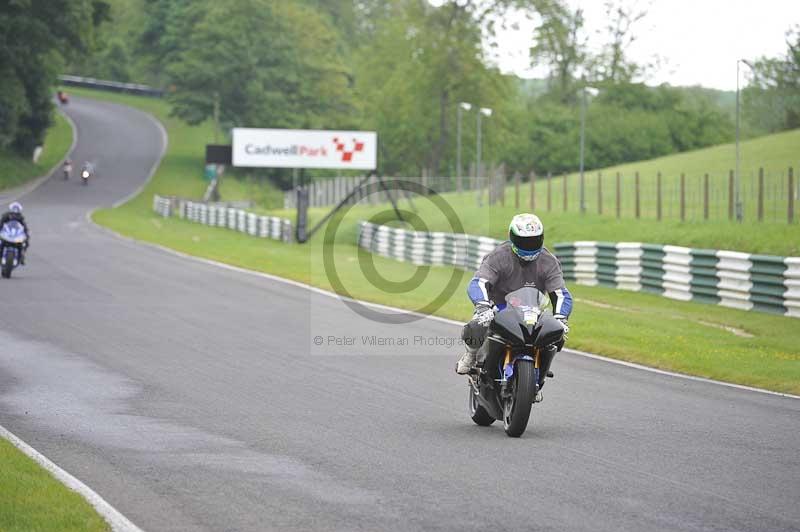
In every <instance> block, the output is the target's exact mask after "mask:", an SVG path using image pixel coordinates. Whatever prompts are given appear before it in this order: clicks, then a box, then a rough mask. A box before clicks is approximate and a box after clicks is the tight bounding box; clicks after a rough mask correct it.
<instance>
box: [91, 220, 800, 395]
mask: <svg viewBox="0 0 800 532" xmlns="http://www.w3.org/2000/svg"><path fill="white" fill-rule="evenodd" d="M86 219H87V221H88V222H89V223H90V224H92V225H94V226H95V227H96V228H98V229H100V230H102V231H104V232H106V233H108V234H110V235H113V236H115V237H117V238H120V239H122V240H127V241H129V242H133V243H136V244H138V245H144V246H148V247H151V248H154V249H158V250H160V251H163V252H165V253H169V254H171V255H175V256H178V257H181V258H184V259H189V260H192V261H195V262H200V263H202V264H206V265H210V266H216V267H218V268H223V269H226V270H230V271H234V272H238V273H244V274H247V275H255V276H257V277H262V278H264V279H269V280H271V281H277V282H280V283H285V284H289V285H292V286H296V287H298V288H303V289H305V290H309V291H311V292H314V293H317V294H320V295H324V296H327V297H332V298H335V299H340V300H344V301H351V302H354V303H359V304H362V305H367V306H370V307H373V308H377V309H382V310H388V311H392V312H403V313H407V314H413V315H415V316H419V317H420V318H423V319H430V320H435V321H439V322H442V323H447V324H449V325H456V326H458V327H462V326H463V325H464V323H463V322H459V321H456V320H451V319H448V318H442V317H441V316H433V315H429V314H421V313H419V312H414V311H411V310H405V309H400V308H397V307H390V306H388V305H381V304H380V303H372V302H369V301H362V300H360V299H353V298H350V297H346V296H342V295H339V294H337V293H335V292H330V291H328V290H324V289H322V288H318V287H316V286H311V285H308V284H305V283H301V282H300V281H294V280H292V279H286V278H284V277H278V276H277V275H272V274H270V273H264V272H257V271H254V270H248V269H246V268H241V267H239V266H233V265H231V264H225V263H224V262H218V261H215V260H211V259H205V258H202V257H196V256H194V255H190V254H188V253H183V252H181V251H177V250H174V249H171V248H168V247H166V246H162V245H160V244H153V243H151V242H144V241H141V240H136V239H135V238H131V237H128V236H125V235H122V234H120V233H117V232H116V231H113V230H111V229H109V228H107V227H103V226H101V225H98V224H96V223H95V222H94V220H92V218H91V212H88V213H86ZM564 352H565V353H568V354H572V355H576V356H580V357H585V358H591V359H593V360H599V361H602V362H608V363H609V364H616V365H618V366H625V367H628V368H633V369H638V370H642V371H649V372H651V373H657V374H659V375H665V376H669V377H676V378H680V379H687V380H691V381H696V382H704V383H707V384H716V385H719V386H726V387H728V388H735V389H737V390H744V391H748V392H756V393H761V394H766V395H774V396H778V397H786V398H790V399H800V395H793V394H790V393H783V392H775V391H772V390H765V389H763V388H755V387H752V386H745V385H743V384H734V383H731V382H723V381H718V380H714V379H708V378H705V377H696V376H694V375H686V374H684V373H676V372H673V371H667V370H663V369H658V368H651V367H649V366H643V365H641V364H636V363H634V362H626V361H624V360H617V359H614V358H608V357H604V356H601V355H596V354H594V353H587V352H585V351H576V350H574V349H565V350H564Z"/></svg>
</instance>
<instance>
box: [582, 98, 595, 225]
mask: <svg viewBox="0 0 800 532" xmlns="http://www.w3.org/2000/svg"><path fill="white" fill-rule="evenodd" d="M587 92H589V93H591V95H592V96H597V93H598V92H599V91H598V90H597V89H596V88H594V87H589V86H584V87H582V88H581V150H580V151H581V155H580V159H581V160H580V172H581V214H583V213H585V212H586V181H585V180H584V177H583V152H584V144H585V143H586V93H587Z"/></svg>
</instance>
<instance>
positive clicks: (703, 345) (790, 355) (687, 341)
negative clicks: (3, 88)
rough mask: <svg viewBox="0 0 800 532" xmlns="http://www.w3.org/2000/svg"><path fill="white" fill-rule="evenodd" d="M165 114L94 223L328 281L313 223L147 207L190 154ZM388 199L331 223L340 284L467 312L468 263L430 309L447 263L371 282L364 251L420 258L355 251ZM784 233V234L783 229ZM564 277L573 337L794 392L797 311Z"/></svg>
mask: <svg viewBox="0 0 800 532" xmlns="http://www.w3.org/2000/svg"><path fill="white" fill-rule="evenodd" d="M98 96H99V97H103V96H105V95H98ZM128 98H131V97H128ZM140 100H141V99H139V98H135V99H133V98H131V100H130V101H129V103H132V104H134V105H136V103H138V101H140ZM165 125H166V127H167V131H168V134H169V136H170V146H169V149H168V151H167V154H166V156H165V159H164V162H163V163H162V165H161V168H160V169H159V171H158V172H157V174H156V176H155V178H154V179H153V181H152V182H151V183H150V184H149V185H148V187H147V188H146V189H145V191H144V192H143V194H141V195H140V196H139V197H137V198H135V199H134V200H132V201H131V202H129V203H127V204H125V205H123V206H121V207H119V208H116V209H105V210H101V211H97V212H96V213H95V215H94V220H95V221H96V222H97V223H99V224H101V225H104V226H106V227H109V228H110V229H113V230H115V231H117V232H119V233H121V234H124V235H126V236H129V237H132V238H135V239H138V240H142V241H146V242H152V243H156V244H160V245H163V246H166V247H169V248H172V249H176V250H178V251H182V252H185V253H188V254H191V255H196V256H200V257H205V258H209V259H213V260H218V261H221V262H226V263H230V264H235V265H237V266H241V267H244V268H248V269H251V270H255V271H261V272H266V273H272V274H275V275H279V276H282V277H286V278H289V279H294V280H298V281H301V282H304V283H308V284H311V285H314V286H318V287H321V288H324V289H328V290H334V287H333V286H332V284H331V280H330V275H329V274H328V272H326V270H325V268H324V267H323V258H322V254H323V250H324V246H323V235H322V234H321V233H320V234H318V235H316V236H315V237H314V238H313V239H312V240H311V241H310V242H309V243H308V244H306V245H304V246H299V245H285V244H282V243H279V242H273V241H266V240H260V239H254V238H252V237H249V236H246V235H242V234H238V233H234V232H232V231H229V230H226V229H220V228H212V227H205V226H200V225H197V224H192V223H190V222H185V221H182V220H177V219H163V218H160V217H158V216H156V215H155V214H154V213H153V212H152V211H151V207H150V205H151V201H152V194H153V193H161V194H175V193H179V192H178V190H179V189H181V187H184V186H185V184H184V183H180V182H179V181H180V179H178V177H177V176H176V175H177V173H180V171H179V170H178V171H176V172H177V173H173V171H175V169H177V168H184V170H185V167H187V166H191V165H193V164H196V161H193V160H191V158H189V157H187V154H186V153H185V152H184V149H186V148H187V147H188V145H189V144H190V143H191V141H190V140H189V139H191V138H192V137H193V135H196V134H197V131H196V130H195V131H193V128H190V127H188V126H186V125H184V124H181V123H179V122H176V121H167V122H165ZM195 149H197V147H195ZM198 157H199V156H198ZM173 187H174V188H173ZM465 196H466V195H465ZM470 198H471V196H469V197H465V199H464V200H463V201H464V202H465V203H464V204H463V205H462V204H460V203H458V201H455V200H454V201H451V203H452V204H453V206H454V208H455V210H456V212H457V213H458V215H459V218H460V219H461V220H462V222H463V225H464V229H465V230H467V231H468V232H476V233H483V234H490V235H494V236H500V234H502V227H503V225H504V224H507V220H508V217H509V215H508V213H509V212H511V211H510V210H508V209H505V210H504V209H482V210H477V209H475V210H470V209H469V206H468V204H467V203H468V202H469V201H470ZM456 200H457V198H456ZM428 203H429V202H428V200H425V199H421V200H419V201H417V202H416V206H417V208H418V209H419V213H420V215H421V217H422V218H423V219H424V220H425V222H426V223H427V224H428V225H429V227H430V228H431V229H434V228H440V229H443V230H449V229H450V228H449V225H447V220H446V218H445V217H443V216H442V215H441V214H439V213H438V212H437V210H436V207H435V206H434V205H433V204H430V205H429V204H428ZM385 210H386V206H382V205H375V206H359V207H356V208H353V209H351V210H350V212H348V213H347V214H346V215H344V216H341V217H340V218H341V230H340V231H339V232H338V233H337V234H336V238H335V245H334V246H333V257H334V262H335V264H336V268H337V272H338V274H339V276H340V278H341V282H342V285H344V287H346V289H347V292H348V295H351V296H353V297H356V298H359V299H364V300H367V301H373V302H377V303H383V304H389V305H393V306H397V307H402V308H407V309H414V310H418V309H425V310H427V311H432V310H435V313H436V314H438V315H441V316H445V317H449V318H452V319H456V320H465V319H467V318H468V317H469V315H470V312H471V305H470V303H469V302H468V300H467V298H466V296H465V295H464V294H465V288H466V284H467V282H468V281H469V278H470V277H471V275H470V274H469V273H467V272H458V271H456V272H455V282H454V289H453V290H452V291H448V292H447V293H446V295H447V296H448V297H445V298H444V300H443V302H442V305H441V307H439V308H437V309H431V308H429V307H428V308H426V305H428V304H429V303H430V302H431V301H433V300H434V299H436V295H437V294H439V293H440V292H441V291H442V287H445V286H447V285H448V283H449V282H450V280H451V278H452V276H453V275H454V273H453V270H452V269H451V268H438V267H432V268H430V269H429V272H428V275H427V277H426V278H425V280H424V281H423V282H422V283H421V284H420V285H419V286H418V287H417V288H415V289H413V290H410V291H408V292H404V293H402V294H392V293H390V292H388V291H384V290H380V289H376V288H375V286H374V283H373V282H372V281H371V280H370V279H368V278H367V277H365V275H364V273H363V271H362V268H361V267H360V264H359V261H360V260H364V259H367V260H372V261H374V264H375V268H376V270H377V271H378V272H379V273H380V274H381V275H382V276H384V277H385V278H387V279H390V280H394V281H397V280H403V279H408V278H410V277H411V275H413V273H414V272H415V271H416V270H417V267H416V266H413V265H411V264H407V263H402V262H397V261H394V260H389V259H384V258H382V257H372V256H366V257H365V252H359V249H358V248H357V247H356V246H355V235H356V230H357V229H356V222H357V221H358V220H360V219H368V218H370V217H372V216H373V215H376V214H378V213H380V212H381V211H385ZM506 211H508V212H506ZM324 212H326V209H316V210H313V211H312V212H311V213H310V215H311V219H312V222H313V220H315V219H319V218H320V217H321V216H322V215H323V213H324ZM284 214H291V213H284ZM545 224H546V225H547V226H548V228H549V229H548V231H549V232H548V239H549V240H550V241H554V240H558V239H563V240H573V239H581V240H588V239H608V240H642V241H651V242H660V243H679V244H680V243H683V244H686V245H695V246H700V247H732V248H734V249H735V248H736V247H737V244H738V243H740V242H744V241H745V240H747V237H755V236H756V235H762V233H763V230H759V231H752V232H748V231H750V229H749V228H746V227H744V226H739V225H733V224H730V225H726V226H725V227H720V226H714V225H709V224H688V223H687V224H681V225H680V226H678V227H675V226H669V225H665V224H663V223H662V224H656V222H651V223H648V222H646V221H642V222H641V223H635V224H634V223H630V221H628V222H627V223H626V224H625V225H624V226H623V225H619V226H616V227H611V226H610V225H609V223H608V220H605V219H603V220H597V221H594V222H593V221H591V220H590V219H588V218H584V219H578V220H575V219H574V217H572V219H571V218H569V217H567V216H566V215H565V216H564V217H563V218H561V217H553V218H548V217H545ZM445 226H446V227H445ZM673 231H674V233H673ZM740 231H744V235H745V236H741V235H738V234H737V232H740ZM782 234H783V238H787V234H786V233H782ZM687 235H691V236H687ZM762 236H763V235H762ZM667 239H668V240H667ZM676 239H677V241H676ZM762 242H763V246H764V247H763V248H752V247H751V249H750V250H752V251H762V252H773V253H778V254H780V253H781V252H782V251H785V250H787V249H790V248H788V247H786V246H785V245H784V244H783V243H781V242H780V238H775V240H774V241H773V240H771V239H769V238H767V239H756V238H753V239H752V240H748V241H747V243H748V246H753V245H754V243H757V245H761V243H762ZM717 244H720V245H717ZM740 249H742V248H740ZM744 249H747V248H744ZM571 289H573V291H574V294H575V296H576V297H577V299H578V301H577V304H576V310H575V312H574V314H573V317H572V319H571V324H572V327H573V332H572V333H571V335H570V341H569V346H570V347H573V348H576V349H582V350H586V351H592V352H595V353H599V354H603V355H606V356H610V357H614V358H618V359H622V360H628V361H633V362H638V363H641V364H646V365H649V366H652V367H657V368H662V369H667V370H672V371H678V372H682V373H687V374H693V375H699V376H703V377H708V378H713V379H719V380H725V381H729V382H735V383H739V384H746V385H751V386H758V387H764V388H769V389H773V390H778V391H784V392H789V393H800V364H798V362H800V349H798V347H797V346H798V345H800V327H798V321H797V320H794V319H790V318H785V317H780V316H772V315H768V314H759V313H755V312H744V311H739V310H734V309H727V308H723V307H715V306H710V305H701V304H697V303H686V302H679V301H672V300H669V299H665V298H662V297H659V296H655V295H651V294H640V293H632V292H622V291H616V290H613V289H609V288H603V287H584V286H574V287H571ZM455 356H456V353H454V357H455Z"/></svg>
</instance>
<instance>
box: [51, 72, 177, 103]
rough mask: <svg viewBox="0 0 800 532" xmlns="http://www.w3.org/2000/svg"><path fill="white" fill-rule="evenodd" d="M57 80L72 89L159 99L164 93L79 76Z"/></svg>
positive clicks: (67, 76) (142, 86) (138, 84)
mask: <svg viewBox="0 0 800 532" xmlns="http://www.w3.org/2000/svg"><path fill="white" fill-rule="evenodd" d="M58 80H59V81H60V82H61V83H63V84H64V85H69V86H73V87H87V88H90V89H102V90H107V91H113V92H129V93H131V94H140V95H144V96H154V97H157V98H160V97H161V96H162V95H163V94H164V91H163V90H161V89H156V88H154V87H150V86H148V85H142V84H141V83H122V82H119V81H109V80H105V79H95V78H84V77H81V76H69V75H66V74H65V75H61V76H58Z"/></svg>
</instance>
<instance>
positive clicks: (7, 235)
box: [0, 220, 28, 279]
mask: <svg viewBox="0 0 800 532" xmlns="http://www.w3.org/2000/svg"><path fill="white" fill-rule="evenodd" d="M27 238H28V236H27V234H26V233H25V228H24V227H23V226H22V224H21V223H19V222H18V221H17V220H10V221H8V222H6V223H4V224H3V227H0V275H2V276H3V278H4V279H8V278H10V277H11V271H12V270H13V269H14V268H16V267H17V266H19V263H20V259H21V258H22V253H23V251H22V247H23V245H24V244H25V241H26V240H27Z"/></svg>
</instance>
